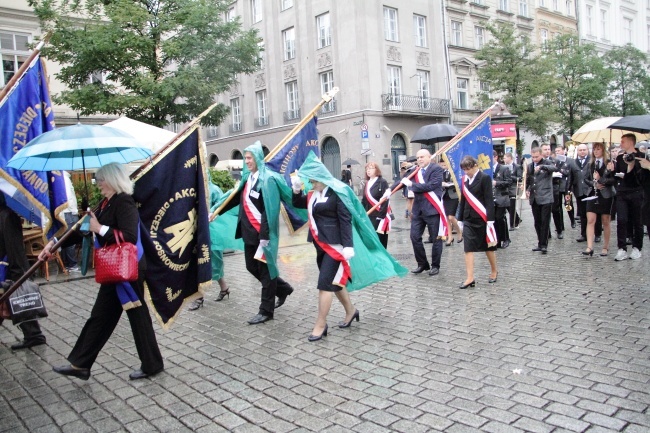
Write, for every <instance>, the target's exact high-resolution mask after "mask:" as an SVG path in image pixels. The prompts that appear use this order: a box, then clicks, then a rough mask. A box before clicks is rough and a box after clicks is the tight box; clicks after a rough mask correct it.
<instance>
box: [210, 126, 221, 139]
mask: <svg viewBox="0 0 650 433" xmlns="http://www.w3.org/2000/svg"><path fill="white" fill-rule="evenodd" d="M218 135H219V128H218V127H216V126H208V138H215V137H217V136H218Z"/></svg>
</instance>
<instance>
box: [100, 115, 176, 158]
mask: <svg viewBox="0 0 650 433" xmlns="http://www.w3.org/2000/svg"><path fill="white" fill-rule="evenodd" d="M104 126H110V127H112V128H115V129H119V130H122V131H124V132H128V133H129V134H131V135H132V136H134V137H135V138H136V139H137V140H138V141H139V142H141V143H143V144H144V145H145V146H146V147H147V148H148V149H149V150H151V151H152V152H153V153H156V152H157V151H158V150H160V148H161V147H162V146H164V145H165V144H167V143H168V142H169V141H170V140H171V139H172V138H174V137H175V136H176V134H174V133H173V132H171V131H167V130H166V129H162V128H158V127H156V126H152V125H149V124H147V123H143V122H138V121H137V120H133V119H130V118H128V117H126V116H123V117H120V118H119V119H116V120H113V121H112V122H108V123H107V124H105V125H104Z"/></svg>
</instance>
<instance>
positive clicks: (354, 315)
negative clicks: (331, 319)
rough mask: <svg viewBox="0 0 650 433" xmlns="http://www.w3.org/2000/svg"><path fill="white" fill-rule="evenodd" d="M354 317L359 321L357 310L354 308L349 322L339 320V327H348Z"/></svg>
mask: <svg viewBox="0 0 650 433" xmlns="http://www.w3.org/2000/svg"><path fill="white" fill-rule="evenodd" d="M354 319H357V322H358V321H359V310H354V314H353V315H352V318H351V319H350V321H349V322H340V323H339V328H349V327H350V325H352V321H353V320H354Z"/></svg>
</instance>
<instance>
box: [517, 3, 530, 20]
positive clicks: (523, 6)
mask: <svg viewBox="0 0 650 433" xmlns="http://www.w3.org/2000/svg"><path fill="white" fill-rule="evenodd" d="M519 15H521V16H522V17H527V16H528V0H519Z"/></svg>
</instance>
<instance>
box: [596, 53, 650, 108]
mask: <svg viewBox="0 0 650 433" xmlns="http://www.w3.org/2000/svg"><path fill="white" fill-rule="evenodd" d="M604 61H605V67H606V68H607V69H608V70H609V71H610V73H611V75H612V78H611V81H610V82H609V89H608V90H609V98H610V101H611V104H612V111H613V114H614V115H618V116H630V115H633V114H645V113H647V112H648V111H650V94H649V93H648V90H649V89H650V75H648V72H647V71H648V56H647V54H645V53H644V52H642V51H641V50H639V49H637V48H635V47H633V46H632V45H631V44H627V45H625V46H622V47H614V48H612V49H611V50H609V51H608V52H607V53H605V55H604Z"/></svg>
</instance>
